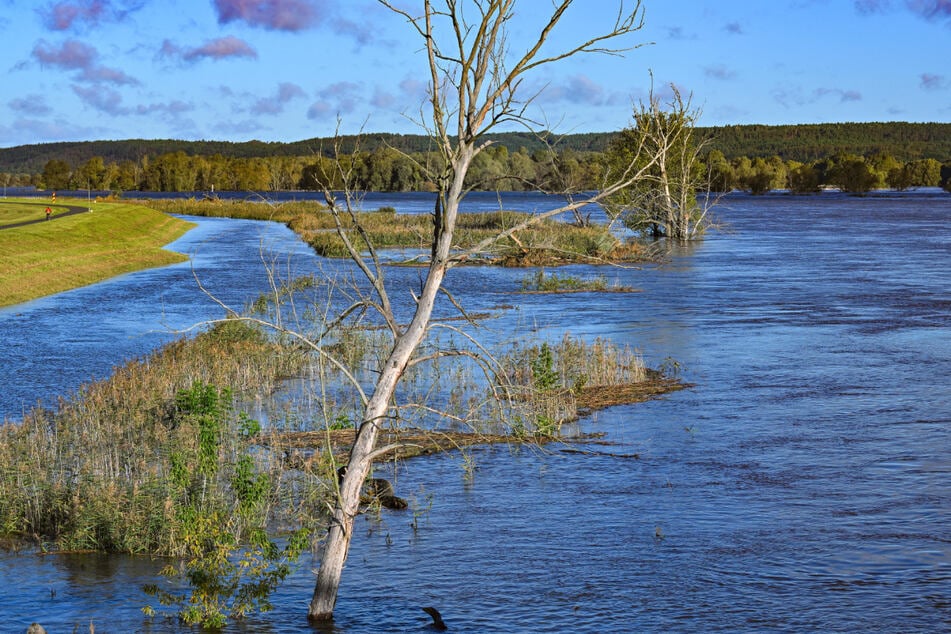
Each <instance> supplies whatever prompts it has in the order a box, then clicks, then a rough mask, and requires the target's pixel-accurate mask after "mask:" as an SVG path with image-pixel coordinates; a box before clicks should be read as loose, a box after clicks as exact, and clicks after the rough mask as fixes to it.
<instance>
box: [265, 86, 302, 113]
mask: <svg viewBox="0 0 951 634" xmlns="http://www.w3.org/2000/svg"><path fill="white" fill-rule="evenodd" d="M306 96H307V93H305V92H304V89H303V88H301V87H300V86H298V85H297V84H292V83H290V82H284V83H281V84H279V85H278V87H277V94H276V95H274V96H273V97H263V98H261V99H258V100H257V102H255V104H254V105H253V106H251V113H252V114H258V115H264V114H280V113H282V112H284V106H285V105H287V103H288V102H290V101H293V100H294V99H297V98H299V97H306Z"/></svg>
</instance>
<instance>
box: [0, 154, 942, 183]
mask: <svg viewBox="0 0 951 634" xmlns="http://www.w3.org/2000/svg"><path fill="white" fill-rule="evenodd" d="M436 160H437V156H436V154H435V153H416V154H405V153H402V152H398V151H396V150H394V149H392V148H387V147H378V148H377V149H376V150H374V151H372V152H357V153H355V154H352V155H347V156H344V157H342V158H341V159H340V163H339V164H335V163H334V161H333V160H332V159H330V158H325V157H322V156H319V155H318V156H309V157H283V156H282V157H268V158H228V157H224V156H222V155H220V154H217V155H214V156H190V155H188V154H186V153H185V152H182V151H178V152H172V153H169V154H162V155H159V156H157V157H155V158H151V157H148V156H146V157H144V158H143V159H141V160H139V161H131V160H128V161H121V162H119V163H115V162H106V161H105V160H103V158H102V157H98V156H97V157H93V158H91V159H88V160H87V161H85V162H84V163H82V164H81V165H79V166H78V167H76V168H73V167H71V166H70V165H69V164H68V163H67V162H66V161H62V160H59V159H51V160H50V161H48V162H47V163H46V165H45V166H44V167H43V170H42V172H41V173H39V174H35V175H22V176H16V175H10V174H0V181H2V184H3V185H4V186H22V185H34V186H36V187H38V188H41V189H47V190H83V189H87V188H88V189H90V190H96V191H103V190H105V191H117V192H129V191H161V192H190V191H204V192H213V191H287V190H314V189H319V188H320V187H321V186H322V185H323V184H326V185H328V186H329V187H331V188H332V189H342V188H343V187H344V183H343V181H342V180H341V177H340V175H341V174H342V173H347V174H348V176H349V178H350V179H351V180H350V183H349V186H350V187H352V188H354V189H359V190H364V191H388V192H399V191H433V190H434V184H433V183H432V182H431V181H430V180H428V179H429V176H428V175H429V174H430V173H432V171H433V170H432V168H433V166H434V165H435V162H436ZM606 169H607V168H606V164H605V154H603V153H601V152H574V151H571V150H565V151H563V152H560V153H557V154H552V153H550V152H543V151H540V150H539V151H536V152H534V153H529V152H528V150H527V149H525V148H521V149H520V150H518V151H517V152H509V151H508V148H506V147H505V146H502V145H500V146H496V147H492V148H489V149H487V150H486V151H484V152H483V153H481V154H480V155H479V156H478V157H476V159H475V161H474V162H473V165H472V167H471V168H470V169H469V173H468V175H467V181H468V185H469V186H470V187H472V188H473V189H481V190H499V191H523V190H532V191H534V190H541V191H552V192H564V191H576V192H577V191H584V190H593V189H597V188H599V187H600V186H601V184H602V182H603V179H604V174H605V173H606ZM698 169H700V170H702V171H703V173H705V174H706V175H707V176H708V178H707V180H708V187H709V188H710V189H711V190H713V191H731V190H734V189H738V190H746V191H750V192H752V193H754V194H760V193H765V192H767V191H770V190H774V189H789V190H791V191H793V192H794V193H809V192H815V191H819V190H820V189H821V188H823V187H837V188H839V189H841V190H843V191H847V192H852V193H864V192H867V191H870V190H873V189H885V188H888V189H895V190H905V189H909V188H912V187H936V186H944V187H945V188H946V189H949V190H951V161H949V162H947V163H945V164H942V163H941V162H940V161H938V160H936V159H932V158H926V159H915V160H910V161H901V160H899V159H898V158H896V157H895V156H892V155H891V154H888V153H885V152H878V153H876V154H872V155H870V156H867V157H866V156H860V155H857V154H836V155H834V156H830V157H826V158H823V159H819V160H816V161H810V162H805V163H803V162H799V161H794V160H789V161H786V160H783V159H782V158H780V157H779V156H778V155H774V156H771V157H768V158H763V157H756V158H750V157H747V156H741V157H738V158H734V159H732V160H731V159H729V158H727V157H726V156H725V155H724V154H723V152H721V151H719V150H711V151H710V152H709V153H708V154H707V155H706V160H705V163H703V164H701V165H700V166H698Z"/></svg>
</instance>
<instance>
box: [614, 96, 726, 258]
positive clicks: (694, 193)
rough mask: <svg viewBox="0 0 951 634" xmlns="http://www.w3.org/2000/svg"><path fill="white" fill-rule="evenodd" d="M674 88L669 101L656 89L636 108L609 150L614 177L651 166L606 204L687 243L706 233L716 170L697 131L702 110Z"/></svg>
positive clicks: (648, 230) (643, 228) (657, 234)
mask: <svg viewBox="0 0 951 634" xmlns="http://www.w3.org/2000/svg"><path fill="white" fill-rule="evenodd" d="M671 92H672V96H671V98H670V100H669V101H668V102H667V103H666V104H665V103H663V102H662V101H661V99H660V98H659V97H658V96H657V95H656V94H655V93H654V91H653V90H651V94H650V98H649V99H648V102H647V103H641V104H638V105H637V106H636V107H635V108H634V125H633V126H631V127H629V128H626V129H624V130H623V131H622V132H621V134H619V135H618V136H617V137H616V138H615V140H614V141H613V143H612V144H611V146H610V147H609V148H608V152H607V154H608V163H609V166H610V167H609V169H608V170H607V175H606V178H607V179H608V180H609V181H612V180H614V179H616V178H617V175H618V174H624V173H627V172H628V171H629V170H630V169H631V165H632V164H633V165H636V166H644V165H650V166H651V167H650V168H649V169H648V170H647V171H646V172H645V173H644V174H643V177H642V178H639V179H638V180H637V181H636V182H634V183H633V184H632V185H631V186H629V187H626V188H623V189H622V190H620V191H619V192H617V193H616V194H614V195H612V196H611V197H610V200H609V202H608V204H607V205H606V206H605V207H606V209H607V212H608V215H609V216H610V217H611V218H612V219H613V221H617V220H620V221H621V222H623V223H624V224H625V225H626V226H627V227H628V228H630V229H632V230H634V231H637V232H639V233H641V234H644V235H646V236H649V237H653V238H662V237H665V238H669V239H671V240H676V241H679V242H685V241H688V240H693V239H695V238H697V237H699V236H701V235H703V233H704V231H705V230H706V229H707V228H708V226H709V225H710V223H711V218H710V214H709V212H710V210H711V208H712V207H713V205H714V204H715V203H716V201H717V200H718V197H717V196H716V195H714V194H712V193H711V189H712V186H711V173H710V171H709V170H707V169H705V168H704V165H703V160H702V158H701V157H702V155H703V153H704V152H705V150H706V147H707V139H705V138H702V137H700V136H698V134H697V132H696V122H697V120H698V119H699V117H700V111H699V110H695V109H693V108H692V107H691V100H690V97H689V96H688V97H687V98H686V99H685V98H684V97H683V96H682V95H681V93H680V91H679V90H678V89H677V88H676V86H671Z"/></svg>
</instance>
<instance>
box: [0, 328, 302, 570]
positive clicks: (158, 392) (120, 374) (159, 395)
mask: <svg viewBox="0 0 951 634" xmlns="http://www.w3.org/2000/svg"><path fill="white" fill-rule="evenodd" d="M301 360H302V358H301V356H300V354H299V353H298V352H296V351H293V350H289V349H286V348H283V347H280V346H277V345H276V344H274V343H272V342H270V341H269V340H268V339H267V338H266V337H264V336H263V334H262V333H260V332H258V331H257V330H255V329H254V328H250V327H248V326H246V325H244V324H242V323H239V322H225V323H224V324H221V325H219V326H218V327H215V328H212V329H211V330H209V331H208V332H205V333H202V334H200V335H198V336H197V337H195V338H194V339H192V340H180V341H176V342H173V343H171V344H169V345H167V346H165V347H164V348H162V349H161V350H159V351H157V352H155V353H153V354H151V355H149V356H147V357H145V358H142V359H137V360H134V361H130V362H128V363H126V364H124V365H122V366H121V367H117V368H116V369H115V371H114V373H113V375H112V376H111V377H110V378H109V379H106V380H102V381H95V382H92V383H89V384H87V385H85V386H84V387H83V388H82V389H80V390H79V391H78V392H77V393H76V394H75V395H73V396H72V397H70V398H65V399H62V400H61V401H60V403H59V405H58V407H57V408H56V409H55V410H50V409H44V408H39V407H38V408H36V409H34V410H32V411H30V412H28V413H27V415H26V416H25V417H24V419H23V420H22V422H18V423H15V422H8V423H5V424H4V425H3V426H2V427H0V531H2V532H3V533H4V534H5V535H8V536H18V537H20V538H23V539H26V540H30V541H34V542H36V543H40V544H48V545H49V546H48V547H50V548H56V549H62V550H86V549H91V550H99V551H107V552H125V553H151V554H159V555H181V554H184V549H185V546H186V545H185V544H184V543H183V542H182V540H181V539H180V538H181V536H182V534H183V531H184V530H185V529H184V528H183V526H182V522H181V521H180V518H179V517H178V516H177V510H178V503H177V502H176V500H178V499H179V498H178V496H177V495H176V493H175V490H174V478H173V477H172V476H173V473H174V471H175V465H174V461H175V458H174V457H175V456H176V455H179V456H181V455H182V453H181V452H185V453H186V454H187V455H190V454H189V452H194V451H195V443H196V439H197V438H198V437H199V435H200V434H199V433H198V432H197V431H196V429H195V427H194V425H193V424H190V423H189V421H188V419H187V417H183V416H182V409H181V407H180V403H179V402H178V401H177V396H178V394H179V393H180V392H181V391H182V390H187V389H189V388H191V386H193V385H194V384H195V382H201V383H203V384H207V385H217V386H228V387H227V388H226V389H227V391H228V392H229V393H230V392H231V390H234V392H235V393H241V392H243V393H260V392H262V391H264V392H266V391H268V390H270V389H273V387H274V386H275V385H276V382H277V381H278V380H279V379H280V377H283V376H289V375H291V374H293V373H295V372H297V371H298V369H299V367H300V364H301ZM226 400H227V399H226ZM232 405H233V404H232V403H231V402H230V400H229V401H228V402H227V406H228V407H229V408H230V407H232ZM225 420H226V424H225V425H224V427H223V428H222V429H221V431H220V434H221V443H220V451H218V452H217V453H216V455H215V459H216V460H218V461H220V463H221V468H220V469H218V471H217V473H218V474H220V475H219V477H218V478H210V479H209V482H208V484H207V489H206V494H207V495H209V496H216V497H217V498H220V499H222V500H227V499H228V498H229V496H230V495H232V493H231V488H230V484H229V482H228V477H227V474H228V473H229V470H230V469H231V467H230V466H228V465H233V464H234V463H236V461H237V453H238V450H237V449H236V448H237V447H239V446H244V445H246V444H247V441H248V440H249V439H248V438H242V437H241V431H240V429H241V426H240V424H239V423H240V422H241V420H243V419H242V417H241V416H240V412H238V411H234V410H231V409H229V410H228V415H227V417H226V418H225ZM256 460H257V461H258V463H257V468H259V469H260V470H261V471H262V472H263V473H272V472H277V471H279V469H280V461H279V459H277V458H276V457H274V456H266V455H261V456H258V457H257V458H256ZM274 481H275V482H278V481H280V479H279V478H275V479H274ZM270 495H272V496H274V497H279V496H280V492H279V491H277V490H275V491H273V492H271V493H270ZM222 504H223V505H224V506H226V507H227V506H228V504H226V503H225V502H222ZM281 510H282V512H290V513H293V509H292V508H289V507H287V506H284V505H282V507H281Z"/></svg>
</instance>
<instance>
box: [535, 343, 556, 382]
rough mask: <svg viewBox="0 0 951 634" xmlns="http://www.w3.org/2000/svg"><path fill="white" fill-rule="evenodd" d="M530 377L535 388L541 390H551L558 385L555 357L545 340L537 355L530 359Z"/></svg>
mask: <svg viewBox="0 0 951 634" xmlns="http://www.w3.org/2000/svg"><path fill="white" fill-rule="evenodd" d="M532 378H533V379H534V383H535V389H537V390H540V391H542V392H547V391H550V390H553V389H554V388H555V387H556V386H557V385H558V372H557V371H555V358H554V355H552V352H551V346H549V345H548V343H547V342H545V343H543V344H542V345H541V348H540V349H539V351H538V356H536V357H535V358H534V359H532Z"/></svg>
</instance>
